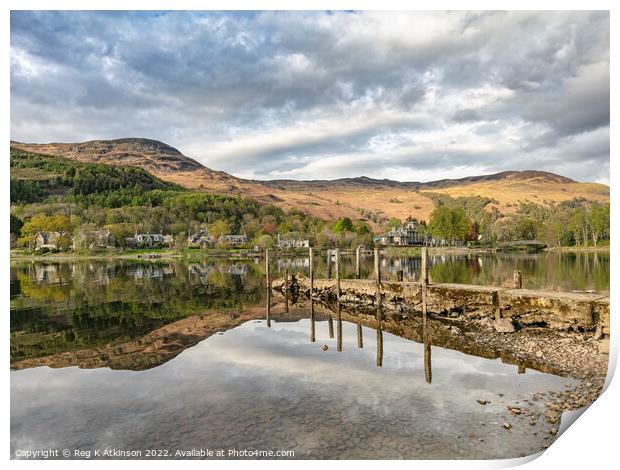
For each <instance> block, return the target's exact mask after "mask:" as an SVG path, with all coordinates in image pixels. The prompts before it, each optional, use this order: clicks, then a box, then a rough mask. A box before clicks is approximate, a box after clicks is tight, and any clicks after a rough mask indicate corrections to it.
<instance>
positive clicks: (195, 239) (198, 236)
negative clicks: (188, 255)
mask: <svg viewBox="0 0 620 470" xmlns="http://www.w3.org/2000/svg"><path fill="white" fill-rule="evenodd" d="M213 245H215V239H214V238H213V237H212V236H210V235H209V234H208V233H207V232H206V230H205V229H204V228H201V229H200V232H198V233H195V234H194V235H190V236H189V237H187V246H189V247H193V248H207V247H210V246H213Z"/></svg>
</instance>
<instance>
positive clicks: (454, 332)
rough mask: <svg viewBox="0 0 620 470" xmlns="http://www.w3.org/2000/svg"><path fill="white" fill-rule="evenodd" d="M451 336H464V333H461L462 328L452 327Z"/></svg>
mask: <svg viewBox="0 0 620 470" xmlns="http://www.w3.org/2000/svg"><path fill="white" fill-rule="evenodd" d="M450 334H453V335H462V334H463V332H462V331H461V329H460V328H458V327H456V326H452V327H450Z"/></svg>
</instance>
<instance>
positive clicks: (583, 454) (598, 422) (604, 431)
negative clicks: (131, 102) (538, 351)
mask: <svg viewBox="0 0 620 470" xmlns="http://www.w3.org/2000/svg"><path fill="white" fill-rule="evenodd" d="M616 4H618V2H612V1H602V0H590V1H587V2H585V1H582V2H578V1H570V0H564V1H544V0H537V1H534V0H522V1H514V0H510V1H503V2H497V1H490V0H484V1H482V0H474V1H468V2H463V1H461V2H459V1H455V0H435V1H433V2H432V4H430V5H429V3H428V2H417V3H416V2H404V1H397V0H382V1H376V0H375V1H369V0H359V1H342V0H341V1H326V0H315V1H312V2H303V1H297V2H291V1H284V0H279V1H278V0H268V1H262V2H257V1H249V0H245V1H242V0H228V1H224V0H212V1H209V2H199V1H196V0H175V1H170V0H151V1H144V0H143V1H134V0H124V1H120V0H108V1H101V0H94V1H89V2H84V1H81V2H80V1H76V0H57V1H44V0H24V1H13V0H10V1H7V2H3V9H2V16H1V24H2V33H3V34H2V42H3V50H4V55H3V60H2V68H3V73H2V84H3V88H2V92H3V95H4V97H5V98H4V100H2V102H4V103H5V105H4V107H3V111H4V112H3V113H2V129H4V135H5V142H7V143H8V142H9V140H10V107H9V106H8V103H9V102H10V86H9V68H10V61H9V46H10V38H9V25H10V9H15V10H30V9H41V10H46V9H59V10H62V9H64V10H80V9H100V10H108V9H112V10H139V9H144V10H159V9H161V10H175V9H178V10H185V9H187V10H192V9H194V10H200V9H213V10H217V9H223V10H265V9H273V10H279V9H282V10H324V9H331V10H343V9H359V10H428V9H438V10H442V9H452V10H465V9H466V10H476V9H490V10H492V9H505V10H611V53H612V59H611V77H612V80H611V83H613V77H614V76H616V75H617V74H616V73H614V72H615V68H616V57H614V54H613V53H614V52H615V51H616V50H617V49H616V47H615V46H616V44H615V42H616V34H615V33H614V32H615V31H617V30H618V27H619V26H620V25H619V21H618V20H617V17H618V12H617V11H614V10H617V8H614V6H615V5H616ZM429 6H430V7H432V8H428V7H429ZM615 96H616V93H615V92H614V88H613V86H612V89H611V102H612V104H613V103H614V97H615ZM617 117H618V110H617V107H614V106H612V108H611V121H612V122H617ZM616 140H617V137H616V135H615V134H614V133H613V132H612V133H611V148H612V149H614V148H615V145H614V144H615V141H616ZM612 153H613V150H612ZM5 158H6V160H5V161H4V165H5V167H4V168H5V170H6V171H4V172H2V178H3V184H2V186H1V187H2V194H3V200H4V201H5V202H4V204H3V205H2V209H1V210H2V217H3V220H5V221H8V218H9V217H8V216H9V205H8V204H7V202H8V200H9V168H8V165H9V159H8V156H7V157H5ZM618 176H619V175H618V165H617V163H616V162H615V161H614V159H611V162H610V181H611V182H615V181H619V179H618ZM611 201H612V203H611V213H612V215H611V217H612V221H611V227H612V229H611V230H612V232H613V233H614V237H615V234H616V233H618V230H617V229H618V207H619V206H618V197H617V192H616V191H615V183H614V185H613V186H612V188H611ZM0 246H2V247H3V250H5V251H4V252H5V253H7V257H6V258H5V259H4V261H3V265H2V269H1V270H0V273H1V279H0V286H3V289H2V296H3V305H5V310H4V312H3V313H4V321H3V323H2V327H3V328H2V333H1V337H2V345H3V351H5V353H4V354H2V364H1V365H0V367H1V368H2V370H3V371H5V372H4V375H3V378H4V380H3V384H2V385H3V386H2V388H1V391H0V393H1V401H2V405H3V406H2V417H3V427H2V434H1V439H2V441H1V442H2V447H1V448H2V459H3V460H4V459H7V460H8V459H9V456H10V446H9V429H10V428H9V420H10V409H9V403H10V401H9V372H8V371H9V356H8V354H6V352H7V351H8V350H9V344H8V343H9V308H8V304H9V290H8V289H7V286H8V284H9V263H8V250H9V231H8V228H7V224H6V222H5V230H4V231H3V232H2V239H1V240H0ZM611 251H612V255H611V281H610V282H611V286H618V285H620V284H618V270H617V257H616V253H615V252H616V250H615V243H614V244H613V245H612V249H611ZM611 305H612V315H611V316H612V330H613V331H614V332H615V331H616V325H617V321H616V320H615V315H616V295H615V293H614V292H613V290H612V304H611ZM617 358H618V344H617V341H615V338H614V337H612V348H611V354H610V372H611V371H612V370H613V369H615V364H616V362H617ZM608 382H609V377H608ZM618 403H620V386H619V385H618V380H614V381H612V382H611V383H610V384H609V386H608V388H607V390H606V391H605V393H604V394H603V395H602V396H601V397H600V398H599V399H598V400H597V401H596V402H595V403H594V404H593V405H592V406H591V407H590V408H589V409H588V410H587V411H586V412H585V413H584V414H583V415H582V416H581V417H580V418H579V419H578V420H577V422H576V424H575V425H573V426H571V427H570V428H569V429H568V430H567V431H566V432H565V433H564V434H562V435H561V436H560V437H559V438H558V439H557V441H556V442H555V443H554V444H553V445H552V446H551V447H550V448H549V449H548V450H547V451H546V452H544V453H543V454H542V455H541V456H540V457H538V458H532V457H530V458H524V459H514V460H507V461H506V460H504V461H499V460H496V461H405V462H397V461H380V462H376V461H362V462H356V461H347V462H332V461H327V462H313V461H295V462H294V463H292V464H291V463H290V462H282V461H262V462H246V461H217V462H216V461H207V462H195V461H182V462H180V461H149V462H148V464H147V465H149V467H154V468H168V467H169V466H171V465H174V466H177V465H192V466H200V467H202V468H204V467H205V466H209V467H213V466H218V467H220V466H221V467H224V468H231V467H237V466H242V465H244V464H248V465H249V466H252V467H257V468H268V467H269V468H273V467H279V468H283V467H284V466H287V467H289V466H290V465H295V467H298V466H299V467H305V468H307V467H309V466H312V467H314V466H315V465H321V466H322V467H323V466H326V467H333V466H336V465H338V466H339V467H340V466H343V465H344V466H346V467H348V466H351V467H353V466H355V468H356V469H360V468H371V467H375V466H376V465H381V467H383V468H384V467H386V466H389V467H404V466H406V467H407V468H412V466H413V467H415V468H459V469H462V468H502V467H509V466H515V465H520V464H523V463H526V462H528V461H529V462H530V463H529V464H528V468H532V469H545V470H546V469H548V468H558V467H559V468H562V469H571V468H579V469H583V468H597V467H598V468H607V467H609V466H610V464H611V463H612V462H615V461H617V459H616V457H617V456H618V452H617V447H618V442H617V437H616V434H615V432H614V431H615V428H616V422H615V420H616V419H617V418H618V416H619V415H620V413H619V412H618V410H619V405H618ZM90 462H91V463H90V464H91V465H93V466H95V467H100V466H105V467H108V466H109V465H110V464H111V463H110V462H109V461H108V462H104V461H90ZM39 464H42V465H47V466H48V467H49V468H63V469H66V468H77V466H80V467H81V466H82V465H84V461H68V462H67V461H47V462H44V461H37V462H33V461H10V465H12V466H15V467H16V468H17V467H31V466H32V465H39ZM113 465H114V466H118V467H119V468H133V467H134V466H136V465H140V463H139V462H133V461H117V462H114V463H113Z"/></svg>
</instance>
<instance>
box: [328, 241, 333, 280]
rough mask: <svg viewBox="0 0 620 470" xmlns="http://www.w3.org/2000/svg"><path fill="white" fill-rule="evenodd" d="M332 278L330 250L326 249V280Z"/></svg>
mask: <svg viewBox="0 0 620 470" xmlns="http://www.w3.org/2000/svg"><path fill="white" fill-rule="evenodd" d="M331 278H332V250H330V249H329V248H328V249H327V279H331Z"/></svg>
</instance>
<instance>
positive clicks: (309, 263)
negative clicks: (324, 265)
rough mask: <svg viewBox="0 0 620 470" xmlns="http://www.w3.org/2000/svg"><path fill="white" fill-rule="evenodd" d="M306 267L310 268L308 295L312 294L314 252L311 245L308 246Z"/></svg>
mask: <svg viewBox="0 0 620 470" xmlns="http://www.w3.org/2000/svg"><path fill="white" fill-rule="evenodd" d="M308 265H309V266H308V268H309V270H310V297H312V294H314V253H312V247H310V248H308Z"/></svg>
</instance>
